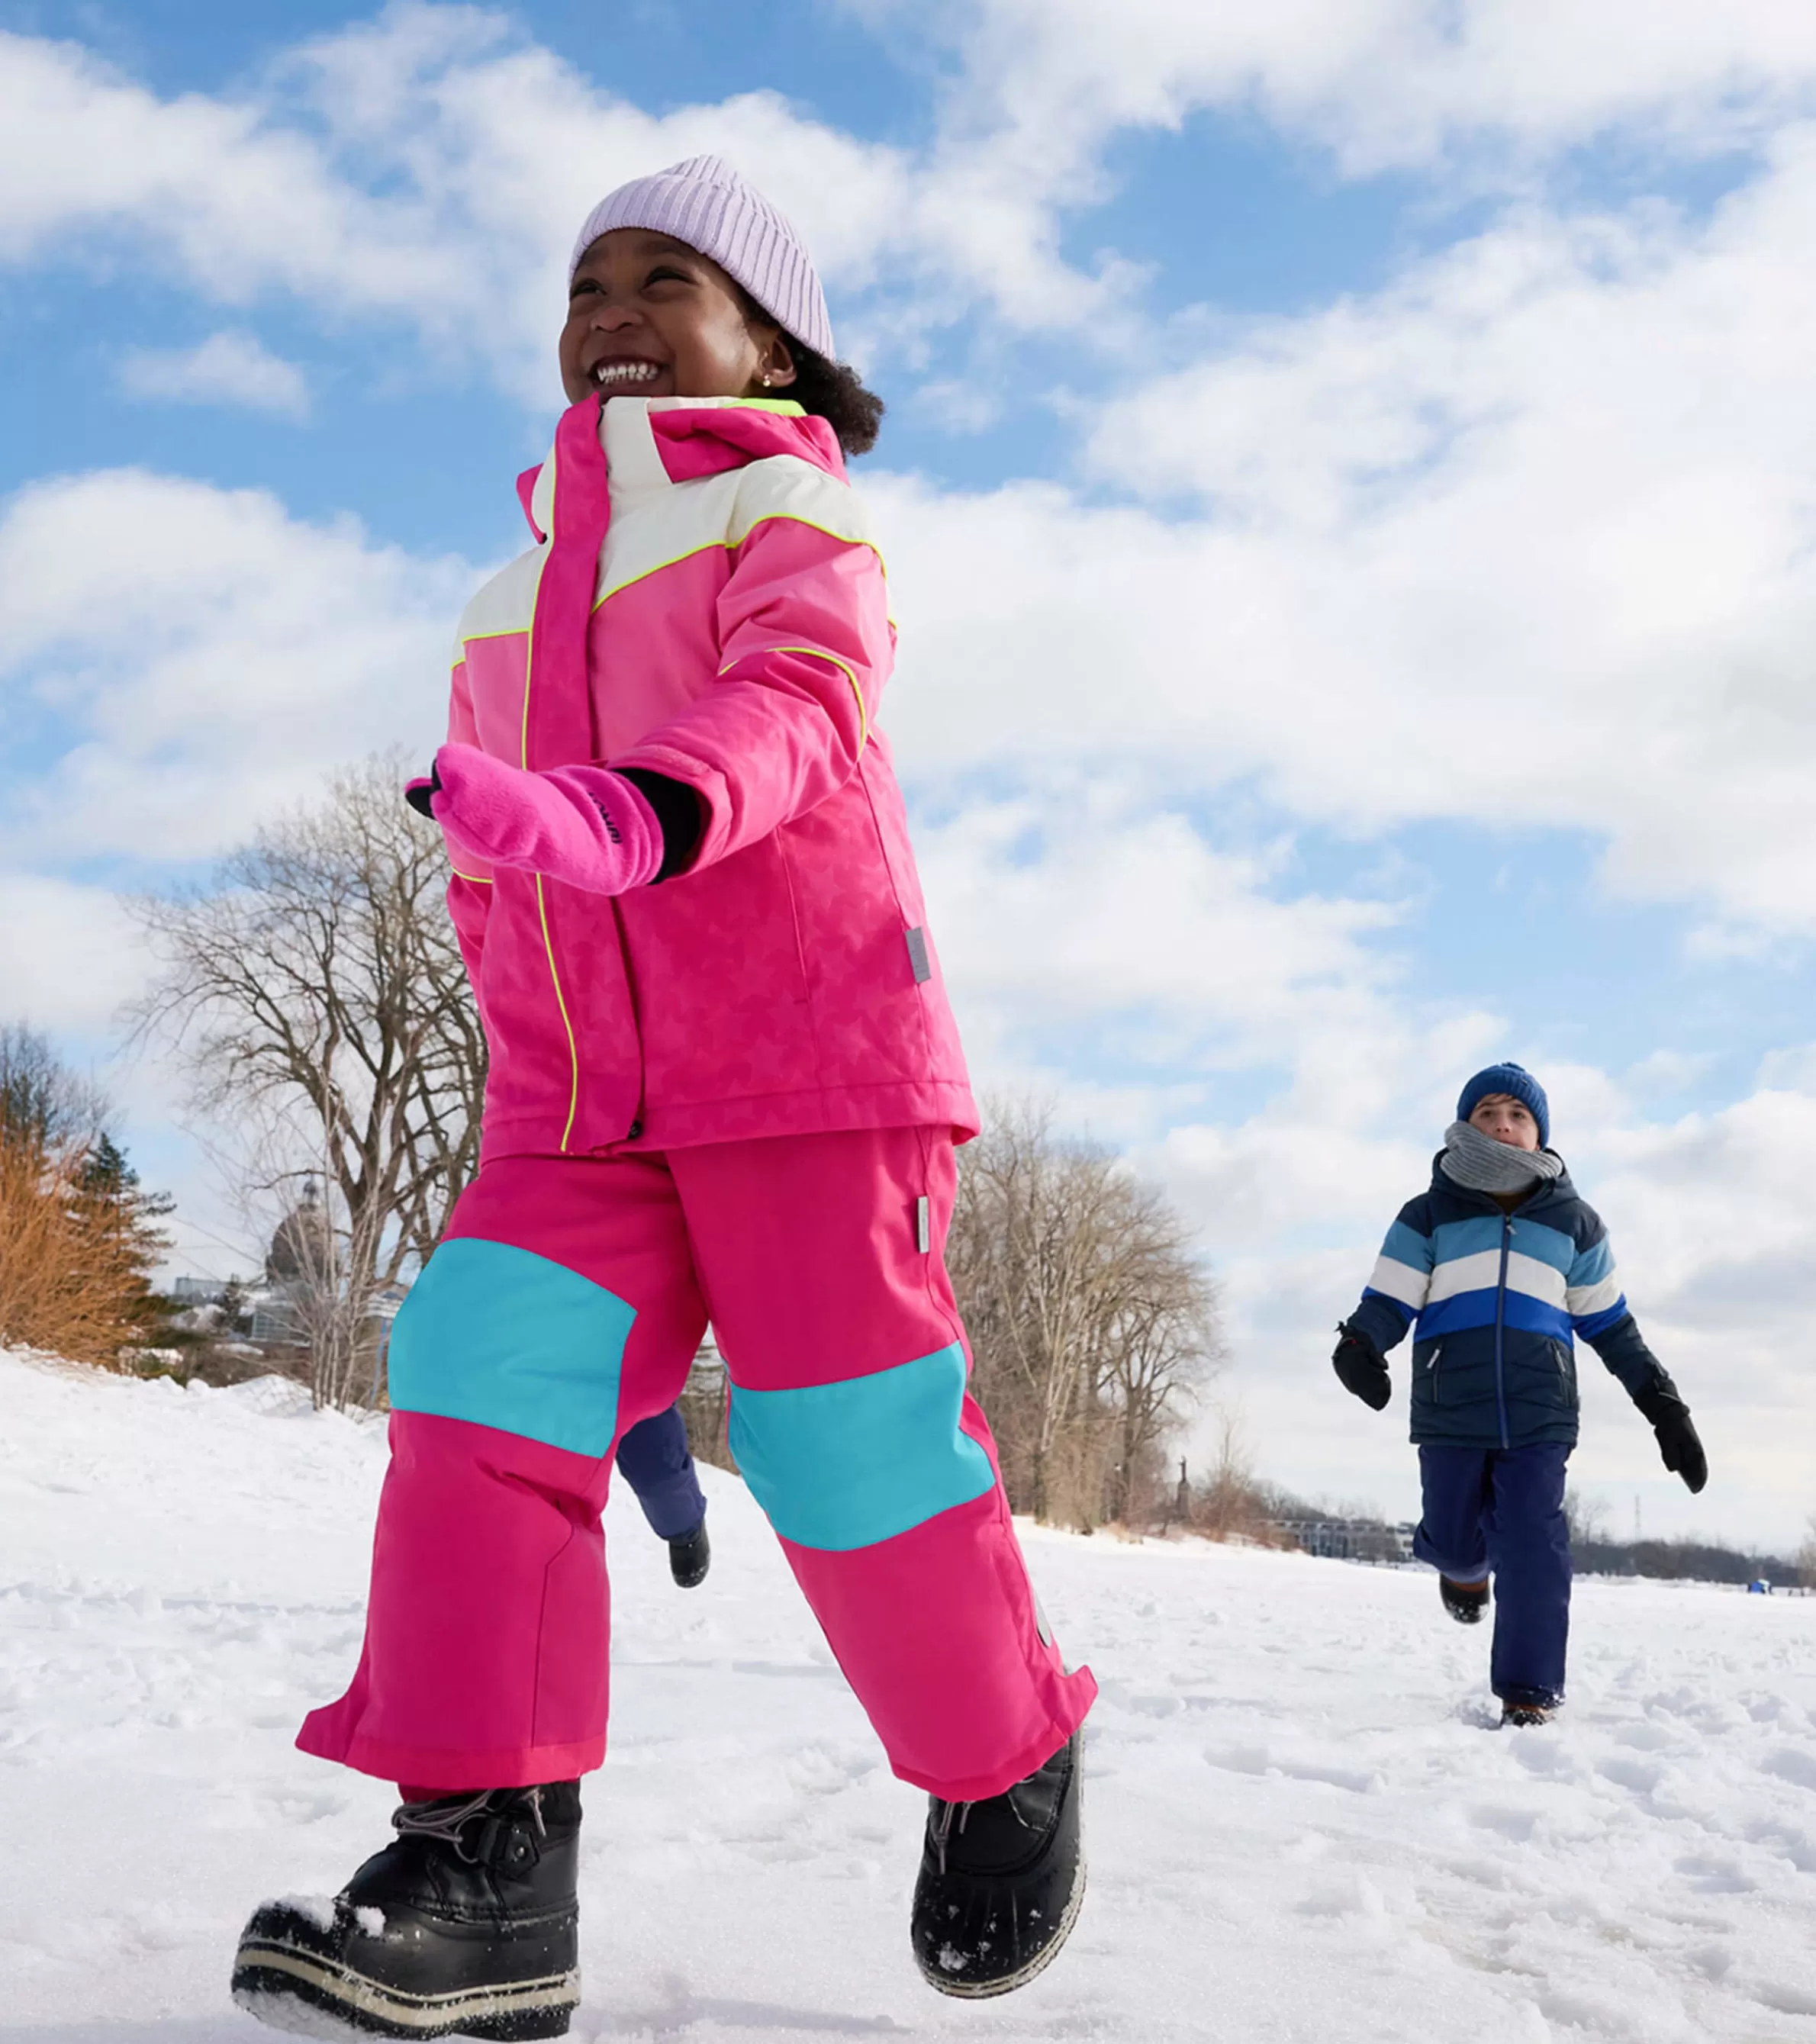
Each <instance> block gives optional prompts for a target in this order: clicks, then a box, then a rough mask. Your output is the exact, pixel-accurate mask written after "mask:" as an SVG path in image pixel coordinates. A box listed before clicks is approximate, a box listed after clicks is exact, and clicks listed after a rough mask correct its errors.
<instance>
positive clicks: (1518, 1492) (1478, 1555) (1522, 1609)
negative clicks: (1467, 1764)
mask: <svg viewBox="0 0 1816 2044" xmlns="http://www.w3.org/2000/svg"><path fill="white" fill-rule="evenodd" d="M1569 1459H1570V1450H1569V1449H1568V1447H1562V1446H1560V1445H1557V1444H1554V1443H1545V1444H1542V1445H1541V1446H1539V1447H1530V1448H1510V1449H1499V1448H1447V1447H1422V1448H1421V1449H1420V1450H1419V1474H1420V1478H1421V1481H1422V1485H1423V1489H1424V1516H1423V1517H1422V1519H1421V1520H1420V1522H1419V1527H1418V1532H1417V1534H1416V1535H1414V1540H1413V1552H1414V1554H1417V1555H1418V1558H1419V1559H1420V1560H1421V1561H1422V1562H1429V1564H1430V1565H1431V1566H1432V1567H1433V1568H1435V1569H1437V1570H1438V1571H1439V1572H1440V1573H1441V1574H1444V1575H1446V1576H1449V1577H1450V1578H1451V1580H1452V1581H1453V1582H1464V1583H1479V1582H1480V1581H1482V1580H1483V1577H1485V1576H1487V1575H1488V1574H1489V1573H1491V1572H1492V1573H1493V1575H1494V1578H1495V1643H1494V1649H1493V1653H1492V1655H1491V1662H1490V1669H1489V1680H1490V1683H1491V1686H1492V1687H1493V1689H1494V1692H1495V1695H1496V1696H1499V1697H1500V1698H1501V1699H1502V1701H1503V1702H1505V1703H1510V1704H1554V1703H1558V1702H1560V1701H1561V1700H1562V1699H1563V1696H1564V1656H1565V1653H1566V1650H1567V1648H1568V1642H1569V1637H1570V1535H1569V1531H1568V1527H1567V1526H1566V1525H1565V1523H1564V1468H1565V1465H1566V1464H1567V1463H1568V1461H1569Z"/></svg>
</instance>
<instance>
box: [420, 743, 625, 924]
mask: <svg viewBox="0 0 1816 2044" xmlns="http://www.w3.org/2000/svg"><path fill="white" fill-rule="evenodd" d="M435 774H436V778H437V780H438V781H439V782H441V786H440V787H439V788H437V789H436V790H434V792H433V793H432V794H431V795H430V797H429V805H430V809H431V812H432V813H433V816H434V817H435V820H436V821H437V823H438V824H441V825H442V826H443V827H444V828H445V829H446V831H447V832H448V836H450V837H452V838H455V839H456V840H458V841H459V842H460V843H462V844H464V845H465V846H466V847H467V848H468V849H469V850H470V851H475V852H477V853H478V854H479V857H480V858H481V859H485V860H486V861H487V862H488V863H490V864H491V865H493V866H517V867H520V868H521V869H523V870H525V871H528V872H532V873H541V874H546V875H547V876H548V878H550V879H551V880H564V881H566V882H567V883H568V884H569V886H574V887H583V888H585V889H587V892H588V893H592V894H622V893H625V891H626V890H627V889H630V888H633V887H642V886H647V885H648V882H650V881H652V880H653V879H654V878H656V874H658V873H659V872H660V871H661V870H662V828H661V825H660V824H658V823H657V821H656V812H655V811H654V810H653V809H652V808H651V807H650V806H649V804H648V802H647V801H645V800H644V797H643V795H642V793H641V792H640V790H638V789H637V788H636V787H635V786H633V785H632V783H631V782H629V781H627V780H626V779H625V777H624V776H623V774H614V772H613V771H612V770H611V769H610V767H550V768H548V770H546V771H544V772H541V773H531V772H529V771H527V770H525V768H523V767H508V766H506V764H505V763H504V761H503V760H502V759H493V758H492V756H491V754H490V753H487V752H482V751H480V750H479V747H477V746H475V745H444V746H443V747H441V750H440V751H438V752H437V754H436V755H435Z"/></svg>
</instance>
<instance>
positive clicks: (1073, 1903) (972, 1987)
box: [921, 1854, 1085, 2001]
mask: <svg viewBox="0 0 1816 2044" xmlns="http://www.w3.org/2000/svg"><path fill="white" fill-rule="evenodd" d="M1084 1887H1085V1863H1084V1858H1083V1854H1080V1855H1079V1869H1078V1879H1077V1880H1076V1881H1074V1882H1073V1883H1072V1893H1071V1894H1070V1895H1068V1896H1067V1898H1066V1913H1065V1914H1064V1915H1063V1916H1062V1917H1061V1918H1060V1927H1059V1928H1058V1930H1056V1931H1055V1932H1054V1933H1053V1934H1052V1937H1051V1938H1048V1940H1047V1942H1046V1943H1045V1944H1044V1945H1043V1946H1041V1949H1040V1950H1039V1951H1037V1953H1036V1954H1034V1956H1033V1958H1031V1959H1029V1961H1027V1963H1026V1964H1025V1965H1022V1966H1020V1967H1018V1968H1017V1969H1016V1970H1015V1971H1014V1973H1006V1974H1005V1975H1004V1976H1003V1977H1002V1979H1001V1980H993V1981H978V1982H975V1983H973V1982H964V1983H960V1981H955V1980H954V1979H953V1978H952V1975H951V1974H950V1973H936V1972H933V1971H930V1970H929V1969H928V1968H927V1967H925V1966H922V1967H921V1979H922V1980H924V1981H925V1982H926V1983H927V1984H928V1986H929V1987H930V1988H937V1989H938V1991H939V1992H941V1994H949V1995H950V1996H952V1998H953V2000H955V2001H989V2000H991V1999H992V1998H993V1997H994V1996H997V1995H999V1994H1013V1993H1014V1992H1015V1990H1016V1988H1018V1987H1025V1986H1026V1985H1027V1984H1028V1983H1029V1981H1031V1980H1033V1978H1034V1977H1036V1975H1037V1974H1039V1973H1045V1971H1046V1969H1047V1968H1048V1966H1050V1965H1052V1962H1053V1961H1054V1960H1055V1959H1056V1958H1058V1957H1059V1955H1060V1946H1062V1945H1064V1942H1066V1940H1067V1938H1069V1937H1070V1936H1071V1935H1072V1926H1073V1925H1074V1924H1075V1923H1077V1921H1078V1919H1079V1910H1081V1909H1082V1908H1083V1907H1084Z"/></svg>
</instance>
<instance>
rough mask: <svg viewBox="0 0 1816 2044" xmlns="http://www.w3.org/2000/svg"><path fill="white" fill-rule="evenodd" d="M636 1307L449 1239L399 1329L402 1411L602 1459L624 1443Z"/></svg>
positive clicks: (514, 1256)
mask: <svg viewBox="0 0 1816 2044" xmlns="http://www.w3.org/2000/svg"><path fill="white" fill-rule="evenodd" d="M636 1318H637V1313H636V1310H635V1308H633V1307H630V1306H627V1305H626V1304H625V1302H624V1301H623V1300H622V1299H620V1298H618V1297H616V1296H614V1294H613V1293H610V1292H608V1291H607V1290H606V1289H605V1287H604V1286H603V1285H595V1284H594V1283H593V1282H592V1281H591V1279H590V1278H587V1277H582V1276H581V1275H580V1274H579V1272H578V1271H575V1270H568V1269H567V1266H566V1265H565V1264H560V1263H552V1262H550V1261H549V1260H548V1258H547V1257H546V1256H537V1255H536V1254H533V1252H532V1251H529V1250H527V1249H514V1248H513V1247H511V1245H510V1243H504V1242H483V1241H481V1240H479V1239H478V1238H477V1237H475V1236H471V1235H462V1236H458V1237H456V1239H454V1240H453V1241H452V1242H444V1243H442V1244H441V1247H440V1248H439V1249H437V1251H436V1252H435V1254H433V1256H432V1257H430V1258H429V1262H428V1263H427V1264H426V1265H425V1266H424V1269H423V1273H422V1275H421V1277H419V1278H418V1279H417V1281H416V1283H415V1284H414V1285H413V1286H412V1287H411V1288H410V1297H408V1298H407V1299H406V1300H405V1301H404V1302H403V1304H402V1308H400V1309H399V1311H398V1316H397V1320H396V1323H395V1324H394V1326H393V1327H392V1330H391V1365H390V1374H391V1405H392V1408H393V1409H394V1411H397V1412H434V1413H438V1414H439V1415H440V1416H441V1417H442V1418H444V1419H447V1420H471V1421H472V1422H473V1423H474V1424H475V1426H479V1427H498V1429H499V1431H501V1432H503V1433H506V1434H521V1435H525V1437H526V1438H528V1439H530V1440H533V1441H544V1442H546V1443H548V1446H549V1447H552V1448H567V1449H569V1450H571V1451H572V1452H573V1453H574V1454H579V1455H591V1456H594V1457H595V1458H596V1457H598V1456H600V1455H602V1454H605V1453H606V1450H607V1449H609V1448H610V1446H611V1444H612V1435H613V1434H614V1432H615V1431H616V1430H617V1427H618V1378H619V1375H620V1373H621V1370H622V1368H623V1364H624V1351H625V1341H626V1340H627V1339H628V1338H629V1334H630V1330H631V1323H632V1322H633V1320H635V1319H636Z"/></svg>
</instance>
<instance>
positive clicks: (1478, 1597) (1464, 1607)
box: [1437, 1576, 1488, 1625]
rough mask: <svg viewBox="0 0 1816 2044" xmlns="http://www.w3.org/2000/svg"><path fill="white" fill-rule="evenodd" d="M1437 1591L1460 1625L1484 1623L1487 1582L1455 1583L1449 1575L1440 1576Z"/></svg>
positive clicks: (1445, 1606)
mask: <svg viewBox="0 0 1816 2044" xmlns="http://www.w3.org/2000/svg"><path fill="white" fill-rule="evenodd" d="M1437 1593H1438V1595H1439V1596H1441V1597H1442V1598H1443V1600H1444V1608H1445V1610H1446V1611H1447V1612H1449V1613H1450V1615H1451V1616H1452V1618H1453V1619H1456V1622H1457V1623H1458V1624H1459V1625H1479V1624H1480V1623H1482V1614H1483V1612H1484V1611H1486V1610H1487V1608H1488V1585H1487V1584H1486V1583H1453V1582H1452V1581H1451V1580H1450V1578H1449V1577H1448V1576H1440V1577H1438V1579H1437Z"/></svg>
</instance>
